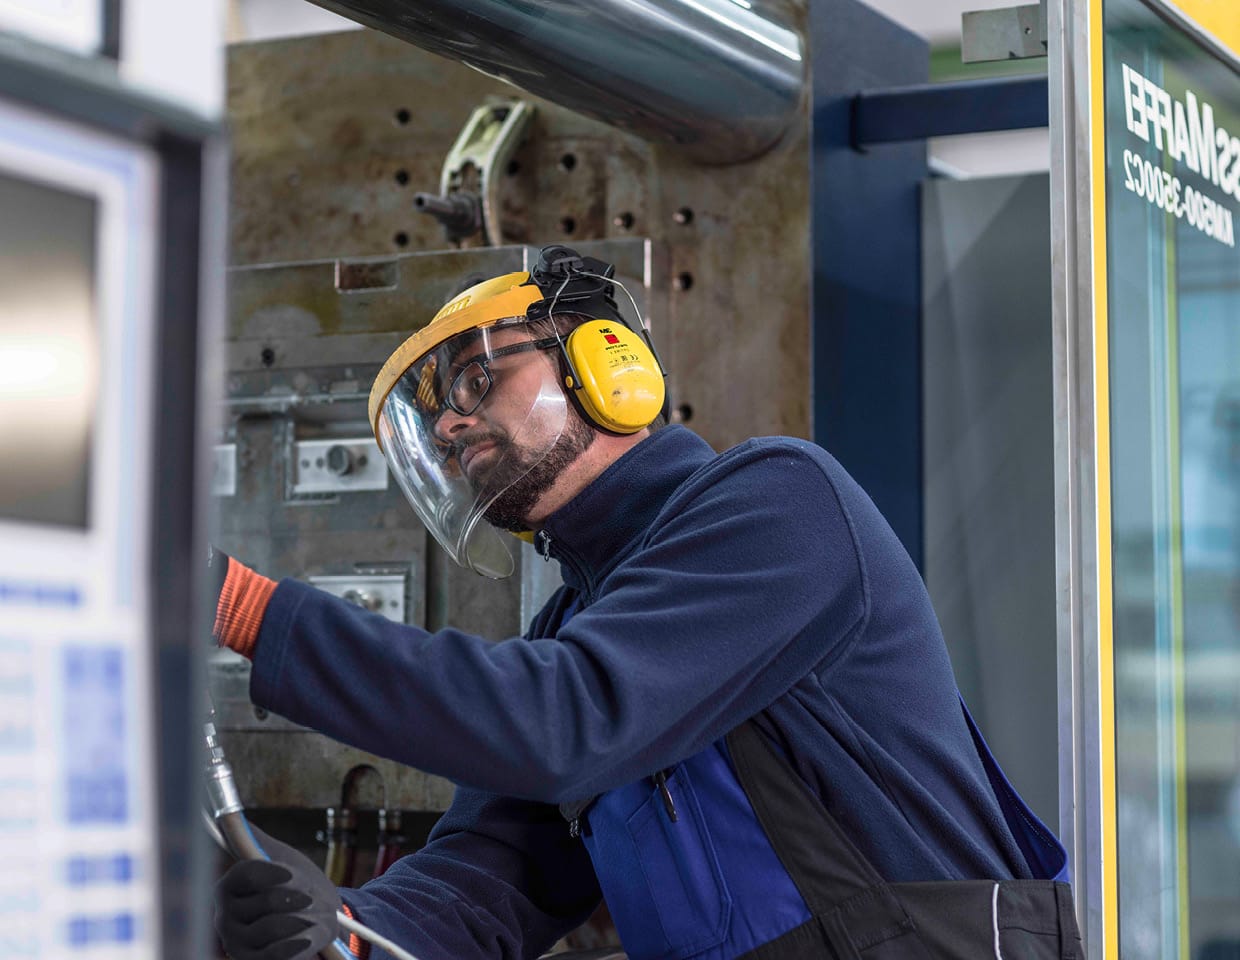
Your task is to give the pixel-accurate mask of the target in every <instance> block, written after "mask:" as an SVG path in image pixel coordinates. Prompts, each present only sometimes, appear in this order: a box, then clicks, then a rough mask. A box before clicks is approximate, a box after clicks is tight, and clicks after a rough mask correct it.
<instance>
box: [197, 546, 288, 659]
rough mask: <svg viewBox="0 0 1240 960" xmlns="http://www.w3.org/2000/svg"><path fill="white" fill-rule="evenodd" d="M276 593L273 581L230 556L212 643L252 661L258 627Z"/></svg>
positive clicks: (216, 614) (216, 613)
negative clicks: (272, 596)
mask: <svg viewBox="0 0 1240 960" xmlns="http://www.w3.org/2000/svg"><path fill="white" fill-rule="evenodd" d="M275 591H276V582H275V581H274V580H270V579H268V578H267V577H264V576H263V575H262V574H259V573H255V572H254V571H253V570H251V569H250V568H249V567H247V566H246V565H245V564H244V563H241V562H240V561H238V560H237V559H236V558H235V557H229V558H228V573H227V574H225V576H224V586H223V588H222V589H221V590H220V601H219V603H218V604H217V605H216V608H215V625H214V626H213V627H212V628H211V635H212V636H213V637H214V638H215V642H216V643H218V644H219V645H220V646H221V647H228V648H229V649H230V650H234V651H236V652H237V653H239V654H241V655H242V656H243V657H248V658H250V659H251V660H252V659H253V658H254V648H255V647H256V646H257V645H258V628H259V627H261V626H262V624H263V614H264V613H266V612H267V604H268V603H270V602H271V595H272V594H273V593H275Z"/></svg>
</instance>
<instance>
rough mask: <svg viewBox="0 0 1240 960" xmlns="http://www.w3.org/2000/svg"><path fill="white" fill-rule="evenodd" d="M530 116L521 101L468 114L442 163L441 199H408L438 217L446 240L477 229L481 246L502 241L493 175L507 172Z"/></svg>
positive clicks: (496, 180)
mask: <svg viewBox="0 0 1240 960" xmlns="http://www.w3.org/2000/svg"><path fill="white" fill-rule="evenodd" d="M533 115H534V106H533V104H531V103H529V102H527V101H525V100H498V101H493V102H488V103H484V104H483V105H482V106H480V107H478V108H476V109H475V110H474V112H473V113H471V114H470V115H469V119H468V120H467V121H466V122H465V126H464V128H462V130H461V133H460V135H459V136H458V137H457V138H456V142H455V143H454V144H452V149H451V150H449V151H448V156H447V159H445V160H444V165H443V173H442V175H441V176H440V178H439V192H440V194H441V196H438V197H436V196H434V195H433V194H429V193H419V194H417V195H416V196H415V197H414V203H415V204H416V205H417V207H418V209H420V210H422V211H424V212H426V213H430V214H433V215H434V216H436V217H438V218H439V220H440V222H441V223H442V224H443V225H444V230H445V231H446V232H447V234H448V239H449V240H451V241H453V242H454V243H455V242H458V241H460V240H463V239H465V238H466V237H469V236H472V235H473V234H475V233H477V232H478V228H479V226H481V228H482V233H483V237H484V239H485V240H486V242H487V244H489V245H490V246H493V247H498V246H500V245H501V244H502V243H503V242H504V241H503V236H504V232H503V229H502V224H501V223H500V213H499V210H500V204H499V184H500V177H499V176H498V175H497V174H498V173H499V172H502V171H503V170H504V169H505V168H506V167H507V165H508V161H509V160H510V159H511V158H512V155H513V153H514V152H515V151H516V149H517V146H518V144H519V143H520V142H521V135H522V134H523V133H524V132H525V128H526V126H527V125H528V124H529V122H530V118H531V117H533ZM479 220H481V223H479Z"/></svg>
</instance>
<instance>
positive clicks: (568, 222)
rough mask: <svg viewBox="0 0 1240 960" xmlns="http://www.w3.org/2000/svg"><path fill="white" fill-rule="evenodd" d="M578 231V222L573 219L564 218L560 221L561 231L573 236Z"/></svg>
mask: <svg viewBox="0 0 1240 960" xmlns="http://www.w3.org/2000/svg"><path fill="white" fill-rule="evenodd" d="M576 229H577V221H576V220H574V219H573V218H572V217H563V218H562V219H561V220H560V230H561V231H563V232H564V233H566V234H571V233H572V232H573V231H574V230H576Z"/></svg>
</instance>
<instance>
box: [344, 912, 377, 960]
mask: <svg viewBox="0 0 1240 960" xmlns="http://www.w3.org/2000/svg"><path fill="white" fill-rule="evenodd" d="M340 909H341V910H343V911H344V915H345V916H346V917H348V918H349V919H350V920H356V919H357V917H355V916H354V915H353V911H352V910H350V909H349V905H348V904H347V903H342V904H341V905H340ZM349 953H351V954H353V956H355V957H357V958H358V960H366V958H367V957H369V956H370V944H369V943H367V942H366V941H365V940H363V939H362V938H361V937H359V936H358V935H357V934H356V933H350V934H349Z"/></svg>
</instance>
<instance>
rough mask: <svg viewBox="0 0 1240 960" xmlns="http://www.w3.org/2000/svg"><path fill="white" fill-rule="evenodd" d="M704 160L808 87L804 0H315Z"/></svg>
mask: <svg viewBox="0 0 1240 960" xmlns="http://www.w3.org/2000/svg"><path fill="white" fill-rule="evenodd" d="M313 2H315V3H317V4H318V5H319V6H321V7H325V8H326V9H328V10H331V11H332V12H334V13H338V14H340V15H341V16H344V17H348V18H349V19H351V20H355V21H357V22H358V23H361V24H364V25H365V26H368V27H373V28H374V29H376V30H380V31H382V32H384V33H388V34H391V35H392V36H394V37H399V38H400V39H402V40H405V41H408V42H409V43H412V44H414V45H415V46H418V47H421V48H422V49H424V50H429V51H430V52H432V53H437V54H440V55H441V56H445V57H448V58H450V59H453V60H459V61H461V62H462V63H465V64H467V65H469V66H471V67H474V68H475V69H477V70H481V71H482V72H483V73H485V74H488V75H489V76H494V77H498V78H499V79H502V80H506V81H508V82H509V83H511V84H513V85H514V86H516V87H519V88H520V89H522V90H526V91H528V92H530V93H532V94H534V95H536V96H539V97H543V98H545V99H547V100H550V101H552V102H553V103H557V104H560V105H561V106H564V107H568V108H569V109H570V110H575V111H577V112H579V113H582V114H585V115H586V116H589V117H593V118H595V119H597V120H602V121H603V122H605V123H608V124H610V125H612V126H615V127H619V128H621V129H623V130H627V131H629V132H631V133H634V134H637V135H638V136H641V137H643V138H645V139H647V140H652V141H655V142H660V143H671V144H678V145H680V146H683V147H684V148H685V149H686V150H687V151H688V152H689V153H690V154H691V155H692V156H694V157H695V158H696V159H699V160H702V161H704V162H707V163H719V164H724V163H737V162H740V161H743V160H749V159H752V158H754V157H756V156H758V155H760V154H762V153H764V152H766V151H767V150H769V149H770V148H771V147H773V146H774V145H775V144H776V143H778V142H779V140H780V138H781V137H782V136H783V134H784V132H785V131H786V130H787V129H788V127H789V125H790V124H791V122H792V119H793V117H794V116H795V115H796V112H797V109H798V107H799V105H800V102H801V98H802V96H803V94H804V88H805V84H806V79H805V77H806V70H805V66H806V63H805V61H806V58H807V51H806V47H805V41H804V37H803V28H802V26H801V23H800V22H799V21H803V20H804V16H805V4H804V0H313Z"/></svg>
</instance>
